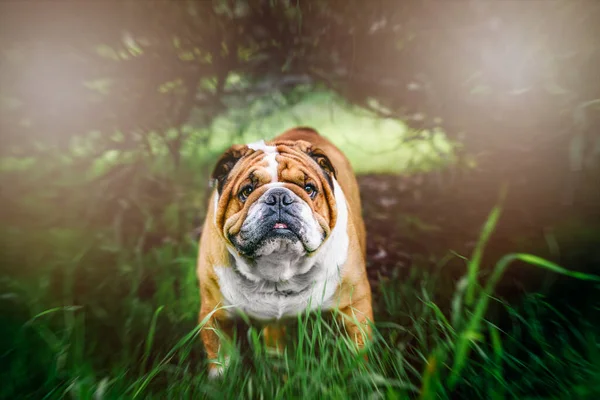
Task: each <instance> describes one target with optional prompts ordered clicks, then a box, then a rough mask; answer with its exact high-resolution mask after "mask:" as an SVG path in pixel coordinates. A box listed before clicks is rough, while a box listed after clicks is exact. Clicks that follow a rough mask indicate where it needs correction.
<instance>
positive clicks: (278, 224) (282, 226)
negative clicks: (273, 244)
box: [273, 222, 288, 229]
mask: <svg viewBox="0 0 600 400" xmlns="http://www.w3.org/2000/svg"><path fill="white" fill-rule="evenodd" d="M273 229H288V226H287V224H284V223H283V222H275V225H273Z"/></svg>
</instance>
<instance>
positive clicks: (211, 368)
mask: <svg viewBox="0 0 600 400" xmlns="http://www.w3.org/2000/svg"><path fill="white" fill-rule="evenodd" d="M228 366H229V357H225V359H224V360H223V362H219V361H214V362H211V363H210V364H208V378H209V379H217V378H220V377H222V376H223V374H225V370H226V369H227V367H228Z"/></svg>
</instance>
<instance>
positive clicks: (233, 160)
mask: <svg viewBox="0 0 600 400" xmlns="http://www.w3.org/2000/svg"><path fill="white" fill-rule="evenodd" d="M253 152H254V150H252V149H250V148H249V147H248V146H246V145H242V144H235V145H233V146H231V147H230V148H229V149H227V151H225V153H223V155H222V156H221V157H220V158H219V160H218V161H217V165H215V168H214V170H213V172H212V174H211V183H212V185H215V184H216V186H217V191H218V192H219V194H221V192H222V191H223V186H224V185H225V182H227V178H228V177H229V174H230V173H231V171H232V170H233V168H234V167H235V165H236V164H237V163H238V161H240V159H242V157H244V156H246V155H248V154H250V153H253Z"/></svg>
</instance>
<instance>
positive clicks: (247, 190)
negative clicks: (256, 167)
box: [239, 185, 254, 201]
mask: <svg viewBox="0 0 600 400" xmlns="http://www.w3.org/2000/svg"><path fill="white" fill-rule="evenodd" d="M253 191H254V188H253V187H252V186H250V185H248V186H244V187H243V188H242V190H241V191H240V194H239V197H240V200H242V201H246V199H247V198H248V196H250V193H252V192H253Z"/></svg>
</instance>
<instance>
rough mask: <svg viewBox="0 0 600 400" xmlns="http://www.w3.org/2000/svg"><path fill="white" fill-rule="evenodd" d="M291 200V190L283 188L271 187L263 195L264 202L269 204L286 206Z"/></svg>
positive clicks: (292, 199)
mask: <svg viewBox="0 0 600 400" xmlns="http://www.w3.org/2000/svg"><path fill="white" fill-rule="evenodd" d="M293 202H294V198H293V197H292V196H291V192H290V191H289V190H288V189H284V188H276V189H271V190H269V192H268V193H267V194H266V197H265V203H266V204H268V205H270V206H279V207H288V206H289V205H290V204H292V203H293Z"/></svg>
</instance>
